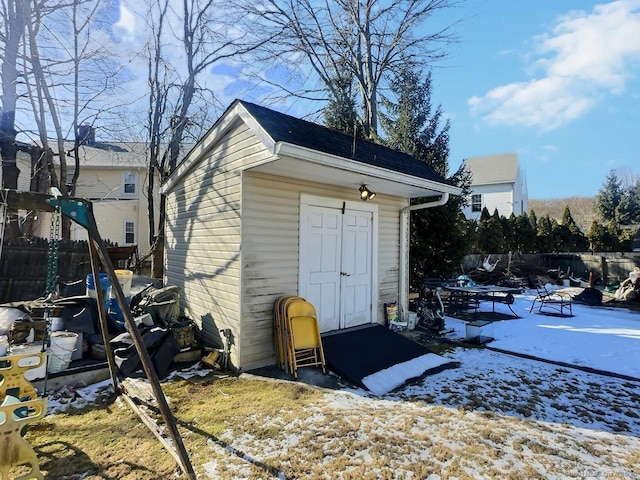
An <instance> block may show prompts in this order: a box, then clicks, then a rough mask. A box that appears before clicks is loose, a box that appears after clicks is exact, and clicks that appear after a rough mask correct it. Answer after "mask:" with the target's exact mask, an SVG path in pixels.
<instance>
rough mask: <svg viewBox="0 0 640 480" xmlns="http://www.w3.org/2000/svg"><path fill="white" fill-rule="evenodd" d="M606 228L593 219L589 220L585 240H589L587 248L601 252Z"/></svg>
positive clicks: (603, 247) (603, 248) (603, 246)
mask: <svg viewBox="0 0 640 480" xmlns="http://www.w3.org/2000/svg"><path fill="white" fill-rule="evenodd" d="M606 233H607V230H606V229H605V228H604V226H603V225H602V224H601V223H600V222H598V221H597V220H594V221H593V222H591V227H589V231H588V232H587V240H588V241H589V250H591V252H592V253H593V252H603V251H604V250H605V241H606V239H605V236H606Z"/></svg>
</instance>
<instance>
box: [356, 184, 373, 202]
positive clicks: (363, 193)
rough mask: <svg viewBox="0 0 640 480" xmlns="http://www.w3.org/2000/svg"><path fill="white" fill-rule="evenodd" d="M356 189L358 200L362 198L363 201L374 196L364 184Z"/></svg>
mask: <svg viewBox="0 0 640 480" xmlns="http://www.w3.org/2000/svg"><path fill="white" fill-rule="evenodd" d="M358 190H360V200H364V201H365V202H366V201H367V200H371V199H372V198H374V197H375V196H376V194H375V193H373V192H372V191H371V190H369V189H368V188H367V186H366V185H362V186H361V187H360V188H359V189H358Z"/></svg>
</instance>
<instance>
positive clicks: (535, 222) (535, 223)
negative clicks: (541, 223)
mask: <svg viewBox="0 0 640 480" xmlns="http://www.w3.org/2000/svg"><path fill="white" fill-rule="evenodd" d="M529 221H530V222H531V228H533V231H534V232H536V233H537V232H538V217H537V215H536V212H534V211H533V209H531V210H529Z"/></svg>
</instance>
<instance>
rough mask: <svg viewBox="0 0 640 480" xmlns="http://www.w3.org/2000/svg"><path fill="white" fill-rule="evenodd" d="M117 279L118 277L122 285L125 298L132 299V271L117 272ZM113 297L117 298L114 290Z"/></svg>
mask: <svg viewBox="0 0 640 480" xmlns="http://www.w3.org/2000/svg"><path fill="white" fill-rule="evenodd" d="M115 273H116V277H118V283H119V284H120V288H122V293H124V296H125V297H127V299H129V298H130V297H131V282H132V280H133V272H132V271H131V270H116V271H115ZM111 297H112V298H113V297H115V295H114V294H113V290H112V292H111Z"/></svg>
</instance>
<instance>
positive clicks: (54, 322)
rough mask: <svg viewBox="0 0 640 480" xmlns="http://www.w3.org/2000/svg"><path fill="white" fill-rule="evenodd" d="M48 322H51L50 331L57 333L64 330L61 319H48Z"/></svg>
mask: <svg viewBox="0 0 640 480" xmlns="http://www.w3.org/2000/svg"><path fill="white" fill-rule="evenodd" d="M49 321H50V322H51V331H52V332H59V331H60V330H64V318H63V317H49Z"/></svg>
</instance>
